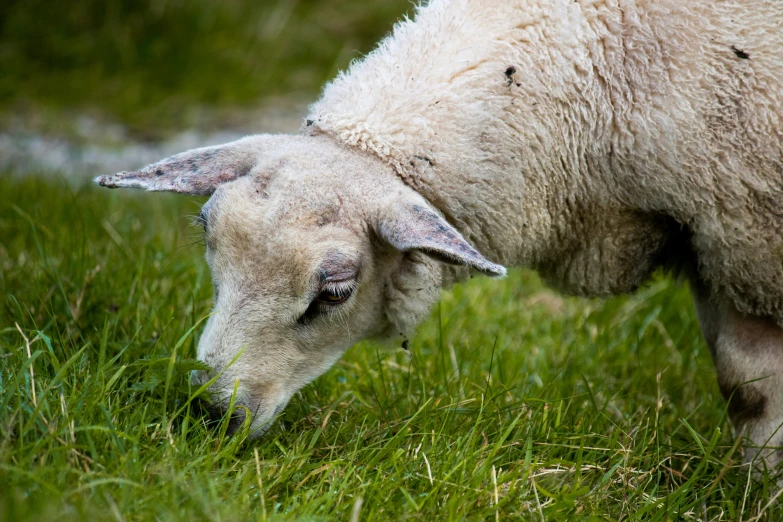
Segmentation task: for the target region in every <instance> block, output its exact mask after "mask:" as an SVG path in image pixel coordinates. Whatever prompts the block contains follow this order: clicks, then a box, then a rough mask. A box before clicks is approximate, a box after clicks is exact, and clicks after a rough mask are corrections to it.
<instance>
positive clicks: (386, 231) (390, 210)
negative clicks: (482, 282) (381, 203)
mask: <svg viewBox="0 0 783 522" xmlns="http://www.w3.org/2000/svg"><path fill="white" fill-rule="evenodd" d="M375 231H376V233H377V234H378V235H379V236H380V237H381V238H382V239H383V240H384V241H386V242H387V243H389V244H390V245H392V246H393V247H394V248H396V249H398V250H401V251H403V252H406V251H409V250H418V251H420V252H422V253H424V254H427V255H429V256H431V257H433V258H435V259H437V260H438V261H441V262H444V263H449V264H456V265H464V266H468V267H471V268H475V269H476V270H478V271H479V272H481V273H483V274H486V275H489V276H493V277H503V276H505V275H506V269H505V267H503V266H501V265H497V264H495V263H493V262H491V261H489V260H488V259H487V258H485V257H484V256H483V255H481V254H480V253H479V252H478V251H477V250H476V249H475V248H473V247H472V246H471V245H470V243H468V242H467V241H466V240H465V238H464V237H462V234H460V233H459V232H458V231H457V230H456V229H455V228H454V227H452V226H451V225H450V224H449V223H448V222H447V221H446V220H445V219H444V218H443V217H442V216H441V215H440V214H438V213H437V211H435V209H434V208H432V207H431V206H430V205H429V204H427V203H424V202H423V201H422V202H400V201H397V202H395V203H392V204H391V205H390V206H389V207H387V208H386V209H385V210H384V211H383V212H382V213H381V216H380V217H379V218H378V220H377V222H376V224H375Z"/></svg>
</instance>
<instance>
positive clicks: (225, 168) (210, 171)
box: [95, 135, 270, 196]
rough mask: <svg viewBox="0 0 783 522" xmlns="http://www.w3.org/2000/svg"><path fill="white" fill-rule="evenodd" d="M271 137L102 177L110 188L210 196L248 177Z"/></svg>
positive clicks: (249, 139) (202, 150)
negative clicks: (223, 186)
mask: <svg viewBox="0 0 783 522" xmlns="http://www.w3.org/2000/svg"><path fill="white" fill-rule="evenodd" d="M269 139H270V136H266V135H258V136H248V137H247V138H242V139H241V140H237V141H234V142H231V143H227V144H225V145H219V146H217V147H204V148H200V149H193V150H189V151H187V152H183V153H181V154H177V155H175V156H172V157H170V158H166V159H164V160H162V161H159V162H157V163H153V164H152V165H148V166H146V167H144V168H143V169H140V170H138V171H134V172H120V173H119V174H114V175H112V176H99V177H97V178H95V181H96V183H98V184H99V185H101V186H103V187H108V188H142V189H146V190H151V191H168V192H178V193H180V194H191V195H199V196H208V195H210V194H212V193H214V192H215V190H216V189H217V187H218V186H220V185H221V184H223V183H226V182H229V181H233V180H235V179H237V178H240V177H242V176H246V175H247V174H248V173H250V171H251V170H252V169H253V166H254V165H255V163H256V160H257V159H258V157H259V155H260V154H262V152H263V148H264V146H265V145H268V143H266V141H268V140H269Z"/></svg>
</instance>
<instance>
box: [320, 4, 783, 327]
mask: <svg viewBox="0 0 783 522" xmlns="http://www.w3.org/2000/svg"><path fill="white" fill-rule="evenodd" d="M305 133H307V134H312V135H329V136H333V137H334V138H336V139H337V140H339V141H340V142H342V143H344V144H346V145H348V146H351V147H358V148H361V149H364V150H368V151H371V152H372V153H374V154H376V155H377V156H379V157H380V158H381V159H382V160H384V161H385V162H387V163H388V164H389V165H390V166H391V167H392V168H393V169H394V170H395V171H396V173H397V174H398V175H399V176H400V177H401V178H402V179H403V180H404V181H405V183H407V184H408V185H409V186H410V187H412V188H414V189H415V190H416V191H418V192H419V193H420V194H421V195H423V196H424V197H425V198H426V199H427V200H429V201H430V202H431V203H432V204H433V205H434V206H435V207H436V208H438V209H439V210H440V211H441V212H442V213H443V214H444V215H445V217H446V218H447V219H448V220H449V221H450V222H451V223H452V224H454V225H455V226H456V227H457V228H458V229H459V230H460V231H461V232H462V233H463V234H464V235H465V237H466V238H468V240H470V241H471V242H472V243H473V244H474V245H475V246H476V247H477V248H478V249H479V250H480V251H482V252H483V253H484V254H485V255H487V256H488V257H490V258H492V259H494V260H495V261H498V262H500V263H504V264H509V265H524V266H529V267H533V268H536V269H538V270H539V271H540V272H541V273H542V274H543V275H544V276H545V277H546V278H547V279H548V280H549V281H550V283H552V284H553V285H555V286H557V287H559V288H560V289H562V290H564V291H567V292H570V293H575V294H580V295H589V296H604V295H611V294H616V293H620V292H627V291H631V290H633V289H634V288H636V287H637V286H638V285H640V284H642V283H643V282H644V281H645V279H646V278H647V277H649V275H650V273H651V271H652V270H654V269H655V268H656V267H658V266H660V265H667V264H675V265H677V264H679V265H688V268H689V269H691V270H693V271H695V273H697V274H698V277H699V279H700V280H701V282H703V283H704V284H706V285H707V286H708V287H709V288H710V289H711V290H712V292H713V295H715V296H718V297H722V298H728V299H729V300H731V301H732V302H733V303H734V304H735V306H736V307H737V309H739V310H740V311H742V312H747V313H752V314H755V315H764V316H772V317H773V318H775V320H776V321H777V322H778V323H779V324H781V325H783V2H780V0H733V1H717V2H716V1H714V0H690V1H688V2H683V1H682V0H657V1H644V0H636V1H634V0H605V1H601V0H593V1H590V0H578V1H576V2H574V1H573V0H483V1H480V2H479V1H475V0H432V1H431V2H429V4H427V5H425V6H423V7H420V8H418V9H417V11H416V14H415V18H414V19H413V20H405V21H403V22H401V23H399V24H398V25H397V26H396V27H395V29H394V32H393V34H392V35H391V36H389V37H388V38H387V39H385V40H384V41H383V42H382V43H381V44H380V46H379V47H378V49H377V50H375V51H374V52H372V53H371V54H370V55H368V56H367V57H365V58H364V59H363V60H361V61H358V62H356V63H354V64H353V65H352V66H351V68H350V69H349V70H348V71H347V72H345V73H343V74H341V75H340V76H339V77H337V78H336V79H335V80H334V81H333V82H332V83H330V84H329V85H327V87H326V88H325V90H324V93H323V96H322V97H321V99H320V100H319V101H318V102H316V103H315V104H313V106H312V107H311V111H310V115H309V116H308V118H307V122H306V127H305Z"/></svg>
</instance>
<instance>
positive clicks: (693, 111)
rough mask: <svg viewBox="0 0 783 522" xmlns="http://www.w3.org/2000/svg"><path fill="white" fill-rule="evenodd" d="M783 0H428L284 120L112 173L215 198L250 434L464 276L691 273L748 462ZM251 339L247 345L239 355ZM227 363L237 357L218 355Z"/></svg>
mask: <svg viewBox="0 0 783 522" xmlns="http://www.w3.org/2000/svg"><path fill="white" fill-rule="evenodd" d="M781 24H783V4H781V3H780V2H779V1H778V0H736V1H734V2H712V1H707V0H694V1H692V2H682V1H681V0H659V1H657V2H652V1H644V0H636V1H634V0H606V1H595V0H577V1H576V2H574V1H571V0H554V1H553V0H487V1H486V2H473V1H470V0H431V1H430V2H429V3H427V4H426V5H422V6H420V7H418V8H417V9H416V13H415V16H414V17H413V18H412V19H406V20H403V21H401V22H399V23H398V24H397V25H396V26H395V28H394V30H393V33H392V34H391V35H390V36H388V37H387V38H386V39H385V40H383V41H382V42H381V43H380V45H379V46H378V48H377V49H376V50H375V51H374V52H372V53H371V54H369V55H368V56H366V57H364V58H363V59H361V60H359V61H357V62H355V63H353V64H352V65H351V67H350V68H349V69H348V70H347V71H346V72H344V73H342V74H340V75H339V76H338V77H337V78H336V79H334V80H333V81H332V82H331V83H329V84H328V85H327V86H326V87H325V89H324V91H323V93H322V96H321V98H320V99H319V100H318V101H316V102H315V103H314V104H313V105H312V106H311V108H310V113H309V115H308V116H307V118H306V120H305V121H304V123H303V126H302V129H301V132H300V133H299V134H298V135H256V136H250V137H247V138H244V139H241V140H239V141H236V142H233V143H229V144H226V145H223V146H218V147H211V148H203V149H196V150H192V151H188V152H185V153H183V154H180V155H177V156H173V157H171V158H168V159H165V160H162V161H161V162H159V163H156V164H153V165H150V166H148V167H145V168H143V169H141V170H139V171H136V172H125V173H120V174H116V175H114V176H102V177H99V178H97V182H98V183H99V184H100V185H103V186H106V187H110V188H113V187H138V188H144V189H147V190H163V191H173V192H180V193H185V194H199V195H211V198H210V199H209V201H208V202H207V203H206V204H205V205H204V208H203V210H202V213H201V215H200V221H201V222H202V223H203V224H204V226H205V231H206V232H205V233H206V243H207V253H206V257H207V262H208V264H209V266H210V268H211V271H212V276H213V280H214V286H215V307H214V311H213V313H212V315H211V316H210V318H209V320H208V322H207V325H206V327H205V330H204V333H203V335H202V337H201V339H200V342H199V345H198V358H199V359H200V360H202V361H204V362H206V363H207V364H208V365H209V366H210V367H211V368H213V371H212V372H201V373H197V374H196V375H194V379H195V380H196V381H197V382H208V379H210V378H211V379H214V380H215V384H214V385H213V391H214V392H215V394H216V395H217V396H218V399H219V401H218V402H219V403H220V404H225V403H227V401H228V397H229V395H230V393H231V391H232V390H233V388H234V382H235V380H236V379H239V388H238V392H237V397H238V399H237V400H238V404H241V405H243V406H245V408H246V411H247V412H249V414H250V415H252V419H251V421H250V422H251V428H252V429H253V430H254V431H255V433H261V432H263V430H264V429H266V428H267V427H268V426H269V424H270V423H271V422H272V420H273V418H274V417H275V415H277V414H278V413H279V412H280V411H281V410H282V408H284V407H285V405H286V404H287V402H288V401H289V399H290V398H291V396H292V395H293V394H294V393H295V392H296V391H297V390H298V389H300V388H301V387H302V386H304V385H305V384H306V383H308V382H310V381H311V380H312V379H314V378H316V377H317V376H319V375H321V374H322V373H324V372H325V371H326V370H327V369H328V368H329V367H330V366H331V365H332V364H333V363H334V362H335V361H336V360H337V359H338V358H339V357H340V356H341V355H342V353H344V351H345V350H346V349H347V348H348V347H349V346H351V345H353V344H354V343H356V342H357V341H358V340H360V339H363V338H368V337H370V338H390V337H392V338H394V337H401V338H404V337H406V336H407V335H409V334H410V332H411V331H412V330H413V329H414V328H415V326H416V324H417V323H419V322H420V321H421V320H422V318H424V317H425V316H426V315H427V314H428V311H429V310H430V308H431V306H432V305H433V303H435V302H436V300H437V298H438V295H439V290H440V289H441V288H442V287H444V286H448V285H450V284H451V283H453V282H455V281H459V280H461V279H464V278H465V277H467V276H468V275H469V274H470V273H471V271H477V272H480V273H483V274H486V275H489V276H494V277H502V276H503V275H504V274H505V270H506V269H505V266H525V267H531V268H534V269H536V270H538V271H539V273H541V275H542V276H543V277H544V279H545V280H546V281H547V282H548V283H549V284H551V285H552V286H553V287H556V288H558V289H559V290H561V291H563V292H566V293H569V294H575V295H581V296H598V297H603V296H611V295H616V294H623V293H628V292H633V291H634V290H635V289H636V288H638V287H639V286H640V285H643V284H644V283H645V281H647V280H648V278H649V277H650V274H651V273H652V272H653V271H654V270H656V269H657V268H660V267H663V268H665V269H670V270H674V271H677V272H679V273H681V274H684V276H685V277H686V278H687V279H688V281H689V282H690V285H691V287H692V289H693V295H694V300H695V303H696V308H697V315H698V318H699V321H700V323H701V325H702V331H703V334H704V337H705V339H706V341H707V344H708V346H709V349H710V352H711V354H712V357H713V360H714V362H715V366H716V369H717V374H718V382H719V385H720V389H721V392H722V393H723V395H724V397H725V399H726V400H727V401H728V411H729V415H730V417H731V419H732V422H733V424H734V426H735V429H736V431H737V435H738V436H745V437H747V438H748V440H749V444H748V448H747V451H746V453H745V455H746V459H747V460H748V461H752V460H754V459H755V462H757V463H759V462H762V463H766V464H767V465H775V464H777V463H778V462H780V461H781V460H783V451H781V450H776V449H775V448H776V447H778V446H781V445H783V430H781V429H779V428H780V426H781V423H783V330H781V327H783V254H781V247H783V60H781V59H780V49H783V31H781ZM238 354H240V355H238ZM232 361H234V364H230V363H231V362H232Z"/></svg>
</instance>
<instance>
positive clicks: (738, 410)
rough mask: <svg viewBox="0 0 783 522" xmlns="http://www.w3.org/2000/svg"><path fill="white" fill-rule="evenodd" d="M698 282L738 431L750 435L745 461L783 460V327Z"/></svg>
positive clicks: (698, 299)
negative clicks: (717, 295)
mask: <svg viewBox="0 0 783 522" xmlns="http://www.w3.org/2000/svg"><path fill="white" fill-rule="evenodd" d="M693 286H694V289H693V290H694V291H693V293H694V300H695V304H696V312H697V314H698V317H699V322H700V324H701V327H702V332H703V334H704V337H705V339H706V341H707V345H708V346H709V349H710V353H711V354H712V359H713V361H714V363H715V367H716V369H717V372H718V385H719V387H720V390H721V393H722V394H723V396H724V398H725V399H726V400H727V401H728V413H729V418H730V419H731V421H732V424H733V425H734V429H735V433H736V434H737V436H742V437H746V438H747V439H748V441H747V442H746V444H745V462H746V463H752V464H753V465H754V466H755V467H757V468H763V467H764V466H766V467H768V468H772V467H774V466H776V465H777V464H779V463H781V462H783V329H782V328H781V327H780V326H778V325H777V324H776V323H775V322H774V321H772V320H769V319H764V318H760V317H754V316H750V315H746V314H742V313H740V312H738V311H737V310H736V308H735V307H734V306H733V305H731V304H730V303H728V302H726V301H723V302H721V301H720V300H715V299H710V295H709V292H708V291H706V290H705V289H704V287H703V286H701V285H698V284H697V285H693Z"/></svg>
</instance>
